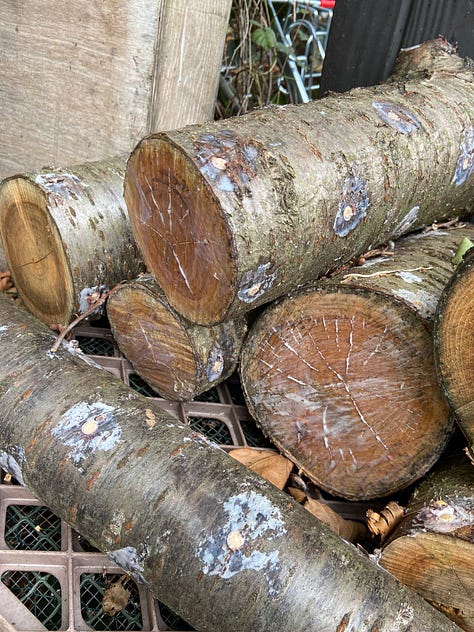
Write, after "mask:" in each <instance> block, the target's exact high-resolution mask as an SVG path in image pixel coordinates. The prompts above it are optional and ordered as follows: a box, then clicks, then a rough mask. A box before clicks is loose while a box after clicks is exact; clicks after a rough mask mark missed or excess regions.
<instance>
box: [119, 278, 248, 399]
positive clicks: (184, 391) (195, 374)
mask: <svg viewBox="0 0 474 632" xmlns="http://www.w3.org/2000/svg"><path fill="white" fill-rule="evenodd" d="M107 315H108V317H109V321H110V326H111V328H112V333H113V334H114V337H115V339H116V341H117V343H118V345H119V347H120V349H121V351H122V353H123V354H124V355H125V356H126V357H127V358H128V360H129V361H130V362H131V363H132V365H133V368H134V369H135V371H136V372H137V373H138V375H140V376H141V377H142V378H143V379H144V380H146V382H148V384H150V386H152V387H153V388H154V389H155V390H156V391H158V393H159V394H160V395H162V396H163V397H166V398H167V399H171V400H184V401H186V400H188V401H189V400H191V399H193V398H194V397H196V395H199V394H200V393H203V392H204V391H207V390H209V389H210V388H211V387H212V386H214V385H215V384H218V383H219V382H221V381H222V380H224V379H225V378H226V377H229V375H230V374H231V373H232V372H233V371H234V370H235V368H236V365H237V360H238V358H239V353H240V349H241V347H242V342H243V339H244V336H245V333H246V331H247V328H246V324H245V320H244V319H243V318H238V319H236V320H235V321H229V322H226V323H222V324H220V325H215V326H214V327H202V326H201V325H194V324H192V323H189V322H188V321H186V320H185V319H184V318H183V317H182V316H180V315H179V314H178V313H177V312H176V311H175V310H174V309H173V308H172V307H170V305H169V304H168V302H167V300H166V297H165V295H164V293H163V291H162V290H161V288H160V287H159V285H158V284H157V283H156V281H155V280H154V278H153V277H152V276H150V275H146V276H141V277H139V278H138V279H135V280H134V281H130V282H129V283H126V284H124V285H122V286H121V287H119V288H118V289H117V290H116V291H115V292H114V293H113V294H112V295H111V296H110V298H109V299H108V301H107Z"/></svg>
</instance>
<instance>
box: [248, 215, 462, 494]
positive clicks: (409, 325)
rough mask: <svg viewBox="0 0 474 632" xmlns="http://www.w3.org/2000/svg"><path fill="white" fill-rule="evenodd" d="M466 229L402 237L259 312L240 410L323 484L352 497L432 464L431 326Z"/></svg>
mask: <svg viewBox="0 0 474 632" xmlns="http://www.w3.org/2000/svg"><path fill="white" fill-rule="evenodd" d="M464 236H468V237H469V236H470V237H471V238H472V237H474V227H472V226H471V227H463V228H457V229H454V230H451V231H436V232H429V233H421V234H419V235H413V236H410V237H405V238H404V239H401V240H400V241H399V242H397V244H396V247H395V252H394V254H393V256H392V257H390V258H386V259H385V258H378V259H373V260H368V261H367V263H366V264H365V265H363V266H360V267H354V268H352V269H350V270H348V271H347V272H346V273H344V274H342V275H340V276H339V277H334V278H333V279H330V280H325V281H320V282H319V283H318V284H317V285H316V286H314V287H309V288H306V289H303V290H300V291H299V292H295V293H293V294H292V295H290V296H289V297H287V298H285V299H282V300H281V301H280V302H276V303H275V304H274V305H272V306H270V307H269V308H267V309H266V310H265V311H264V312H263V314H262V315H261V316H260V317H259V319H258V320H257V321H256V322H255V323H254V325H253V326H252V328H251V330H250V333H249V336H248V338H247V341H246V343H245V344H244V347H243V350H242V354H241V365H240V370H241V378H242V386H243V389H244V393H245V395H246V398H247V403H248V405H249V409H250V411H251V413H252V414H253V416H254V417H255V419H256V420H257V422H258V424H259V425H260V427H261V428H262V430H263V431H264V433H265V434H266V435H268V436H269V437H270V438H271V440H272V441H273V442H274V443H275V444H276V445H277V446H278V447H279V448H280V450H281V451H282V452H283V453H284V454H285V455H286V456H288V457H289V458H290V459H291V460H293V461H294V462H295V463H296V464H297V465H298V467H300V468H301V469H302V470H303V471H304V472H306V474H307V475H308V476H309V477H310V478H311V479H312V480H313V481H314V482H315V483H316V484H317V485H319V486H320V487H322V488H323V489H325V490H327V491H329V492H331V493H332V494H335V495H337V496H344V497H346V498H350V499H363V498H375V497H378V496H384V495H387V494H389V493H392V492H395V491H397V490H399V489H403V488H404V487H405V486H407V485H408V484H410V483H412V482H413V481H414V480H416V479H417V478H419V477H421V476H422V475H423V474H425V473H426V472H427V470H428V469H429V468H430V467H431V465H433V463H434V462H435V461H436V460H437V459H438V457H439V456H440V454H441V453H442V451H443V450H444V448H445V446H446V442H447V440H448V438H449V436H450V433H451V430H452V426H453V421H452V419H451V418H450V415H449V411H448V408H447V405H446V403H445V400H444V398H443V396H442V393H441V390H440V388H439V385H438V381H437V377H436V371H435V367H434V359H433V352H432V337H431V333H430V325H429V322H430V321H431V320H432V319H433V315H434V310H435V308H436V303H437V300H438V298H439V296H440V294H441V292H442V290H443V288H444V285H445V283H446V282H447V280H448V279H449V277H450V276H451V274H452V270H453V266H452V264H451V258H452V256H453V255H454V253H455V251H456V248H457V245H458V244H459V242H460V241H461V240H462V238H463V237H464Z"/></svg>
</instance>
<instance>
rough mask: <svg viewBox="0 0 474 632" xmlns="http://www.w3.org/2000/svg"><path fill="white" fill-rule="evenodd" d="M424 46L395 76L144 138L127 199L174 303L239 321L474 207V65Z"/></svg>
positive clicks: (198, 314)
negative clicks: (374, 250) (360, 257)
mask: <svg viewBox="0 0 474 632" xmlns="http://www.w3.org/2000/svg"><path fill="white" fill-rule="evenodd" d="M422 50H423V51H425V54H424V55H423V54H420V52H419V51H418V52H416V54H415V53H413V51H412V56H415V60H414V61H413V66H414V69H413V71H412V72H409V71H408V70H407V67H409V65H410V64H409V62H408V61H407V58H408V57H409V56H408V54H407V57H405V58H404V59H405V61H404V72H400V73H398V74H396V75H394V77H393V79H392V81H391V82H390V83H387V84H385V85H380V86H375V87H372V88H361V89H355V90H353V91H351V92H349V93H346V94H343V95H332V96H329V97H327V98H325V99H322V100H318V101H314V102H312V103H309V104H304V105H300V106H286V107H283V108H268V109H263V110H259V111H255V112H251V113H250V114H248V115H246V116H243V117H236V118H233V119H227V120H224V121H218V122H215V123H209V124H205V125H199V126H191V127H188V128H185V129H182V130H176V131H173V132H169V133H165V134H158V135H154V136H150V137H148V138H146V139H143V141H142V142H141V143H140V144H139V145H138V146H137V147H136V148H135V150H134V152H133V153H132V155H131V157H130V159H129V161H128V165H127V172H126V176H125V198H126V200H127V205H128V208H129V212H130V217H131V222H132V229H133V232H134V234H135V237H136V239H137V242H138V243H139V246H140V249H141V251H142V253H143V256H144V259H145V261H146V264H147V266H148V268H149V270H150V271H151V272H153V274H154V275H155V276H156V278H157V280H158V282H159V284H160V285H161V287H162V288H163V290H164V291H165V294H166V296H167V298H168V300H169V302H170V304H171V305H172V306H173V307H175V308H176V309H177V310H178V311H179V312H180V313H182V314H183V315H184V316H185V317H186V318H188V319H189V320H191V321H194V322H199V323H201V324H206V325H208V324H212V323H215V322H219V321H222V320H224V319H226V318H232V317H233V316H234V315H235V314H239V313H243V312H246V311H249V310H251V309H253V308H255V307H257V306H258V305H261V304H263V303H267V302H269V301H271V300H273V299H275V298H277V297H279V296H282V295H284V294H286V293H287V292H288V291H291V290H293V289H294V288H295V287H297V286H298V285H301V284H302V283H305V282H308V281H311V280H314V279H316V278H318V277H319V276H321V275H323V274H325V273H327V272H328V271H330V270H332V269H335V268H337V267H339V266H340V265H341V264H343V263H345V262H347V261H348V260H350V259H351V258H352V257H353V256H355V255H357V254H361V253H363V252H365V251H366V250H369V249H370V248H371V247H372V246H375V245H377V244H379V243H381V242H384V241H386V240H388V239H389V238H392V237H395V236H399V235H401V234H404V233H406V232H408V231H409V230H412V229H415V228H417V227H420V226H422V225H424V224H430V223H431V222H433V221H436V220H440V219H442V218H446V217H449V216H456V215H459V214H464V213H469V212H472V208H473V202H472V200H473V197H474V196H473V186H474V184H473V183H474V180H473V178H472V170H473V162H472V147H473V146H474V107H473V103H474V82H473V73H472V66H470V65H469V64H468V63H467V62H466V63H463V61H462V60H461V59H459V58H458V57H456V55H454V54H453V50H452V48H451V47H449V46H447V45H445V44H443V43H441V44H440V43H439V42H434V43H433V42H431V43H427V44H426V45H425V47H424V48H423V49H422ZM426 50H427V51H428V52H427V53H426Z"/></svg>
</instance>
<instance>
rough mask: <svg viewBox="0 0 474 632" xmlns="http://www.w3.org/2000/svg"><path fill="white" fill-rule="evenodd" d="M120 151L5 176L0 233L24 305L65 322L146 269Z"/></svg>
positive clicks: (50, 321) (48, 321)
mask: <svg viewBox="0 0 474 632" xmlns="http://www.w3.org/2000/svg"><path fill="white" fill-rule="evenodd" d="M124 172H125V157H123V156H122V157H117V158H113V159H110V160H107V161H103V162H92V163H85V164H83V165H76V166H73V167H69V168H63V169H42V170H41V171H38V172H36V173H31V174H19V175H16V176H13V177H11V178H7V179H6V180H4V181H3V182H2V183H1V185H0V233H1V236H2V240H3V245H4V249H5V255H6V259H7V262H8V267H9V269H10V272H11V273H12V275H13V278H14V280H15V285H16V288H17V290H18V293H19V295H20V297H21V298H22V300H23V302H24V304H25V305H26V307H27V308H28V309H29V310H30V311H31V312H32V313H33V314H34V315H35V316H36V317H37V318H39V319H40V320H41V321H43V322H44V323H46V324H56V323H59V324H62V325H66V324H68V323H69V322H70V320H71V318H72V317H73V315H74V313H75V312H79V313H81V312H83V311H85V310H86V309H87V308H88V307H89V306H90V304H91V302H93V300H94V298H97V296H98V294H99V293H100V292H102V291H104V290H107V289H110V288H111V287H112V286H113V285H115V284H116V283H118V282H120V281H122V280H124V279H133V278H135V277H136V276H137V275H138V274H140V273H141V272H143V271H144V270H145V266H144V264H143V260H142V257H141V255H140V253H139V252H138V248H137V246H136V243H135V239H134V238H133V235H132V233H131V229H130V222H129V219H128V213H127V207H126V204H125V200H124V199H123V193H122V189H123V178H124Z"/></svg>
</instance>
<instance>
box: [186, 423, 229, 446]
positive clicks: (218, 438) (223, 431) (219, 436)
mask: <svg viewBox="0 0 474 632" xmlns="http://www.w3.org/2000/svg"><path fill="white" fill-rule="evenodd" d="M189 426H190V427H191V428H192V429H193V430H195V431H196V432H200V433H201V434H203V435H205V436H206V437H207V438H208V439H210V440H211V441H215V442H216V443H219V444H220V445H232V435H231V434H230V431H229V428H228V427H227V426H226V424H225V423H224V422H223V421H220V420H219V419H208V418H206V417H189Z"/></svg>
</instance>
